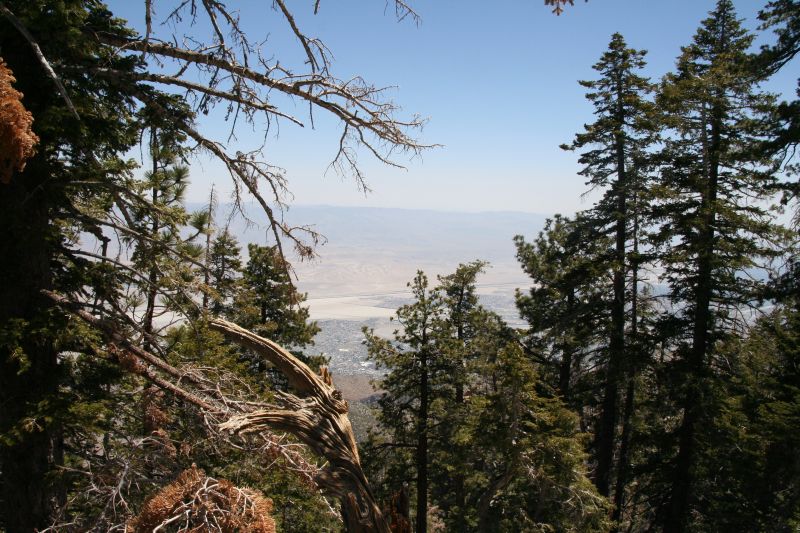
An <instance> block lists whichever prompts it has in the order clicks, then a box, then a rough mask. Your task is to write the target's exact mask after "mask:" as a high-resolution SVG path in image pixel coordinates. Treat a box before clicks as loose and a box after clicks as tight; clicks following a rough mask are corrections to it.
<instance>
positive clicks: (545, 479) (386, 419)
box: [363, 262, 609, 531]
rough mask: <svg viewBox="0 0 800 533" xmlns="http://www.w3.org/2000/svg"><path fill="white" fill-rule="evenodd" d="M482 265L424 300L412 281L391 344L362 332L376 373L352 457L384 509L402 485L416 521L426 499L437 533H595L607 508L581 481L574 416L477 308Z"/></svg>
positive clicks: (426, 293)
mask: <svg viewBox="0 0 800 533" xmlns="http://www.w3.org/2000/svg"><path fill="white" fill-rule="evenodd" d="M484 265H485V264H484V263H483V262H474V263H470V264H466V265H460V266H459V268H458V269H457V270H456V272H455V273H454V274H452V275H449V276H443V277H440V278H439V281H440V284H439V285H438V286H437V287H435V288H434V289H432V290H431V289H429V288H428V281H427V278H426V277H425V275H424V274H423V273H422V272H419V273H418V274H417V276H416V277H415V279H414V281H413V282H412V283H410V284H409V286H410V287H411V291H412V294H413V296H414V302H413V303H411V304H408V305H405V306H402V307H401V308H399V309H398V310H397V320H398V323H399V325H400V326H401V328H402V329H398V330H397V331H396V332H395V339H394V342H392V341H390V340H387V339H382V338H379V337H377V336H375V335H374V334H373V333H372V332H369V331H365V333H366V337H367V345H368V349H369V353H370V357H371V358H372V359H373V360H375V361H376V363H377V365H378V367H379V368H385V369H386V370H387V374H386V376H385V377H384V379H383V380H382V381H381V382H380V383H379V384H378V387H379V388H380V389H381V390H382V391H384V392H383V394H382V396H381V398H380V400H379V413H378V421H379V428H378V429H377V430H376V431H374V432H373V433H372V434H371V436H370V440H369V441H368V442H367V444H366V446H365V449H364V454H363V455H364V458H365V464H366V465H367V467H368V469H369V471H370V474H371V479H372V480H373V482H376V483H377V484H378V485H379V486H380V487H381V490H382V491H383V492H382V494H383V496H384V497H387V498H388V497H389V496H391V495H393V494H394V493H395V492H397V491H399V490H401V489H402V487H403V486H404V485H406V486H409V487H410V486H411V485H412V483H414V490H416V491H417V494H416V496H417V506H416V509H417V513H419V505H420V501H421V500H420V499H419V493H418V491H419V490H422V489H425V490H429V491H430V492H429V501H430V505H431V508H430V509H436V510H437V511H438V513H440V516H441V519H442V520H443V522H444V524H445V525H446V527H447V528H448V530H457V531H537V530H542V531H547V530H557V531H605V530H607V529H608V527H609V523H608V521H607V517H606V513H607V503H606V500H605V499H604V498H602V497H600V496H598V494H597V492H596V491H595V489H594V487H593V486H592V484H591V483H590V482H589V480H588V479H587V477H586V470H585V468H586V467H585V464H586V463H585V461H586V457H585V455H584V452H583V440H584V439H583V437H582V436H581V435H580V433H579V432H578V430H577V417H576V416H575V415H574V414H573V413H572V412H570V411H569V410H568V409H567V408H566V407H565V406H564V404H563V403H562V402H561V400H560V399H557V398H555V397H553V396H552V395H551V393H550V392H549V391H550V390H551V389H550V388H549V387H547V386H543V384H542V383H541V382H540V381H539V379H538V377H537V374H536V370H535V365H534V363H533V362H532V360H531V359H530V358H529V357H527V356H526V355H524V354H523V352H522V350H521V349H520V347H519V344H518V341H517V339H516V336H515V334H514V332H513V331H512V330H511V329H510V328H508V326H506V325H505V324H504V323H503V321H502V320H501V319H500V317H499V316H497V315H496V314H495V313H491V312H489V311H487V310H485V309H483V308H482V307H481V306H480V305H479V303H478V298H477V296H476V294H475V284H476V279H477V276H478V274H479V273H480V272H481V271H482V270H483V268H484ZM421 432H424V435H425V437H426V439H425V440H424V441H423V440H422V439H420V435H421ZM421 448H423V449H424V450H425V451H426V454H425V455H424V459H423V456H421V455H420V453H419V451H420V449H421ZM422 460H424V461H425V463H424V465H423V464H422V463H421V462H420V461H422ZM421 475H426V476H428V477H429V480H430V484H428V483H427V479H426V483H425V484H420V482H419V478H420V476H421ZM412 501H413V500H412ZM565 501H567V502H570V503H567V504H565V503H564V502H565Z"/></svg>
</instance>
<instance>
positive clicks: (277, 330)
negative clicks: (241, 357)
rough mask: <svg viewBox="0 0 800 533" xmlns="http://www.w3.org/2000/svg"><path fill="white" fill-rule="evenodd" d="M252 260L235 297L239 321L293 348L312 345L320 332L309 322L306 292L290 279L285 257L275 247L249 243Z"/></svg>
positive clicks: (245, 269)
mask: <svg viewBox="0 0 800 533" xmlns="http://www.w3.org/2000/svg"><path fill="white" fill-rule="evenodd" d="M247 250H248V252H249V256H250V257H249V259H248V261H247V265H246V266H245V268H244V271H243V276H242V290H241V291H239V294H238V295H237V299H236V304H235V307H236V317H235V318H236V320H235V322H236V323H237V324H239V325H241V326H242V327H245V328H249V329H252V330H253V331H255V332H258V333H259V334H260V335H263V336H265V337H267V338H269V339H273V340H274V341H275V342H277V343H279V344H281V345H284V346H288V347H293V348H304V347H305V346H308V345H310V344H313V342H314V341H313V339H314V335H316V333H317V331H319V327H317V325H316V322H309V321H308V307H302V303H303V302H304V301H305V299H306V295H305V294H301V293H299V292H297V289H296V288H295V286H294V285H293V284H292V282H291V280H290V279H289V274H288V271H287V266H286V260H285V259H284V258H283V257H282V256H281V255H280V251H279V250H278V249H277V248H276V247H271V246H259V245H257V244H248V245H247Z"/></svg>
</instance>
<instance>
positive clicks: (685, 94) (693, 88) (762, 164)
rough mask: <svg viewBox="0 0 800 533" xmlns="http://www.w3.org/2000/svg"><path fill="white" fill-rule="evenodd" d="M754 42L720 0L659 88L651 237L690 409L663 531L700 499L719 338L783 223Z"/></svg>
mask: <svg viewBox="0 0 800 533" xmlns="http://www.w3.org/2000/svg"><path fill="white" fill-rule="evenodd" d="M752 40H753V37H752V36H751V35H749V34H748V33H747V32H746V31H745V30H744V29H742V27H741V24H740V22H739V20H738V19H737V18H736V13H735V11H734V7H733V4H732V2H731V1H730V0H719V1H718V2H717V5H716V7H715V9H714V10H713V11H712V12H711V13H710V16H709V18H707V19H706V20H704V21H703V23H702V25H701V27H700V29H699V30H698V31H697V33H696V35H695V37H694V41H693V43H692V44H691V45H689V46H687V47H685V48H683V51H682V54H681V56H680V57H679V59H678V63H677V72H676V73H674V74H670V75H668V76H666V77H665V79H664V82H663V83H662V86H661V89H660V94H659V98H658V103H659V105H660V107H661V108H662V109H663V111H664V120H665V124H666V127H667V128H668V134H669V135H668V138H667V139H666V141H665V147H664V151H663V153H662V154H661V157H663V161H664V165H663V166H662V168H661V175H662V179H663V183H662V184H661V186H660V187H661V189H660V193H661V197H660V199H659V201H658V206H657V209H656V214H657V216H658V217H659V220H660V222H661V226H660V228H659V233H658V234H657V235H656V236H655V241H656V242H657V243H658V244H659V245H660V249H661V252H660V260H661V261H662V262H663V266H664V269H665V274H664V276H663V280H664V282H665V283H666V284H667V285H668V286H669V291H670V298H671V301H672V305H673V307H672V315H673V316H674V319H673V320H672V323H673V327H674V337H673V338H674V341H675V345H674V348H673V353H674V354H675V357H676V362H677V364H676V365H675V371H676V372H678V374H679V376H680V377H679V378H678V380H677V382H678V383H680V386H679V388H678V389H677V390H675V391H674V392H675V393H676V401H677V404H678V406H679V408H680V409H681V410H682V413H683V414H682V417H681V422H680V425H679V428H678V430H677V439H678V451H677V455H676V456H675V458H674V468H673V469H672V472H671V476H670V481H669V483H670V489H669V492H668V495H667V497H666V501H664V503H663V506H662V507H661V512H660V517H659V520H660V522H661V523H662V524H663V528H664V531H666V532H673V531H685V530H686V529H687V528H688V527H689V519H690V514H691V510H692V509H693V507H694V506H695V505H696V504H697V501H698V498H699V497H700V494H698V477H697V467H698V459H699V457H700V455H701V454H702V453H703V445H702V442H703V439H702V438H701V433H702V430H703V426H704V424H705V421H706V420H707V416H708V413H706V407H707V406H708V405H709V402H710V401H711V395H712V394H713V392H712V390H713V383H714V381H715V376H714V371H713V368H714V366H715V363H714V361H715V359H716V354H717V346H718V345H719V343H720V342H721V341H722V340H723V339H724V338H725V337H726V335H727V334H728V333H729V332H730V331H731V330H732V329H733V328H734V327H735V326H736V325H737V323H738V321H737V316H739V313H740V312H741V311H740V309H741V308H740V306H742V305H747V304H748V303H750V302H751V301H752V299H753V298H754V296H755V290H756V289H757V287H758V285H759V282H758V281H757V280H756V279H753V278H752V277H751V276H746V273H747V272H748V271H750V270H752V269H756V268H758V266H759V261H760V260H761V259H763V258H767V257H770V256H772V255H774V253H775V250H774V247H771V246H770V245H769V240H770V239H774V238H775V235H776V229H775V226H774V224H773V221H772V217H771V216H770V214H769V213H768V211H767V209H766V208H765V207H764V205H763V202H764V201H765V200H767V199H768V198H769V192H770V188H771V186H772V185H773V184H774V177H773V176H772V174H771V171H772V164H771V161H769V160H763V159H762V160H759V159H757V158H756V156H754V155H753V154H754V148H755V146H756V144H757V142H758V141H760V140H761V139H762V138H763V136H764V133H765V132H764V130H763V126H762V123H761V122H760V121H759V120H757V119H758V117H759V116H761V115H762V112H763V111H764V110H765V109H767V108H768V106H769V105H770V104H771V103H772V100H773V99H772V98H771V97H768V96H765V95H763V94H760V93H759V92H758V90H757V85H756V79H755V78H754V76H753V75H752V74H751V73H750V72H749V71H748V69H747V66H748V56H747V50H748V48H749V46H750V45H751V43H752Z"/></svg>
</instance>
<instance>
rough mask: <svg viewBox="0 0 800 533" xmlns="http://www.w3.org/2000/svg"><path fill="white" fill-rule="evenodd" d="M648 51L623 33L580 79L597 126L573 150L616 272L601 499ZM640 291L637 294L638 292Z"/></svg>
mask: <svg viewBox="0 0 800 533" xmlns="http://www.w3.org/2000/svg"><path fill="white" fill-rule="evenodd" d="M644 56H645V52H642V51H638V50H634V49H631V48H628V46H627V44H626V43H625V40H624V38H623V37H622V35H620V34H619V33H615V34H614V35H613V36H612V37H611V42H610V44H609V47H608V51H606V52H605V53H604V54H603V56H602V57H601V58H600V61H599V62H598V63H596V64H595V65H594V67H593V68H594V69H595V70H596V71H597V72H598V73H599V74H600V78H599V79H597V80H593V81H582V82H580V83H581V85H582V86H584V87H586V88H587V89H589V91H590V92H589V93H587V95H586V98H587V99H588V100H589V101H590V102H592V104H593V105H594V108H595V111H594V114H595V116H596V117H597V120H596V121H595V122H594V123H592V124H590V125H587V126H586V131H585V132H584V133H579V134H578V135H577V136H576V138H575V141H574V142H573V143H572V144H571V145H569V146H563V148H565V149H570V150H583V152H582V153H581V156H580V159H579V162H580V163H581V164H582V165H583V169H582V170H581V172H580V174H581V175H582V176H585V177H586V178H587V179H588V182H587V185H589V186H590V187H591V188H592V189H598V188H599V189H605V193H604V196H603V198H602V199H601V200H600V201H599V203H598V204H597V205H596V206H595V207H594V208H593V209H592V210H591V211H590V212H589V213H587V215H586V216H587V223H588V224H591V225H593V226H594V228H595V230H594V231H596V232H597V233H598V234H601V235H606V234H609V235H610V236H611V237H612V238H613V250H612V251H610V253H609V255H610V257H609V258H608V263H609V265H608V266H609V269H610V270H611V272H612V273H613V274H612V275H613V294H612V299H611V301H610V302H609V305H608V307H609V311H610V313H609V314H610V319H611V321H610V324H609V326H610V329H609V331H608V358H607V361H606V364H605V379H604V382H605V383H604V390H603V398H602V408H601V414H600V419H599V421H598V424H597V430H596V435H595V436H596V450H595V458H596V461H597V467H596V471H595V482H596V484H597V487H598V489H599V490H600V493H601V494H603V495H606V496H607V495H609V494H610V488H611V480H612V471H613V468H612V460H613V457H614V449H615V443H616V438H615V437H616V428H617V424H618V420H619V414H618V411H619V389H620V385H621V384H622V382H623V378H624V376H625V374H626V373H627V369H626V362H627V361H628V358H627V350H626V344H627V335H626V330H627V327H626V326H627V319H626V314H627V310H628V308H629V307H630V299H629V298H635V295H633V296H631V294H632V292H631V291H629V290H628V278H629V274H630V272H631V264H630V260H629V257H628V250H629V248H630V247H631V241H632V239H631V235H632V228H633V223H632V221H633V218H634V216H633V213H632V212H631V211H632V208H633V207H636V208H637V209H641V202H638V203H636V202H635V198H637V197H640V196H641V195H640V191H642V190H643V189H644V188H645V185H644V183H643V182H644V176H643V172H642V170H643V169H642V164H641V161H640V159H641V158H642V156H643V154H645V153H646V152H647V150H648V146H649V145H650V144H652V142H653V128H652V125H651V121H650V120H649V115H650V114H651V109H650V103H649V102H648V101H647V97H648V95H649V94H650V93H651V92H652V90H653V86H652V84H651V83H650V82H649V80H648V79H646V78H643V77H642V76H640V75H639V74H638V72H639V71H641V70H642V68H644V66H645V61H644ZM633 292H634V293H635V288H634V290H633Z"/></svg>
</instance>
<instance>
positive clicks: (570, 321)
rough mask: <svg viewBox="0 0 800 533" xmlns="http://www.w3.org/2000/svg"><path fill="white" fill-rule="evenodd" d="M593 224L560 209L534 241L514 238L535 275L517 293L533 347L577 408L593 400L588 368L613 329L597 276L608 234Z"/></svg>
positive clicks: (545, 371) (550, 379)
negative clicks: (603, 335)
mask: <svg viewBox="0 0 800 533" xmlns="http://www.w3.org/2000/svg"><path fill="white" fill-rule="evenodd" d="M590 230H591V227H590V226H589V225H588V224H586V223H585V220H584V219H583V218H582V217H579V218H578V220H572V219H569V218H567V217H563V216H561V215H556V216H555V217H554V218H552V219H548V220H547V221H546V222H545V227H544V229H543V230H542V231H541V232H540V233H539V235H538V236H537V238H536V239H535V240H534V241H533V242H531V243H529V242H526V241H525V239H524V238H523V237H522V236H519V235H518V236H517V237H515V239H514V241H515V243H516V246H517V259H518V260H519V262H520V264H521V266H522V269H523V270H524V271H525V273H526V274H528V276H529V277H530V278H531V289H530V291H529V293H528V294H523V293H522V292H517V296H516V303H517V308H518V309H519V313H520V316H521V317H522V318H523V319H525V321H526V322H527V323H528V325H529V330H528V331H527V333H526V339H525V345H526V349H527V352H528V354H529V356H530V357H533V358H534V359H535V360H536V361H537V363H539V364H540V365H541V366H542V371H541V373H542V376H543V378H544V381H545V382H546V383H549V384H550V385H551V386H552V387H553V389H555V390H556V391H558V394H559V395H560V396H561V398H562V400H563V401H564V402H565V403H566V404H567V405H569V406H571V407H573V408H574V409H576V410H577V409H579V408H582V407H584V406H585V405H587V404H588V403H591V402H590V400H589V398H588V396H587V389H588V387H587V382H589V381H591V376H590V375H589V374H590V372H589V371H588V368H590V367H593V366H595V361H596V360H597V359H598V358H599V354H598V353H597V347H598V346H600V345H601V344H602V339H601V338H600V337H599V336H598V334H599V333H601V332H604V331H606V330H607V325H606V322H607V315H604V313H603V309H604V305H603V302H604V299H605V298H604V294H603V291H604V290H606V288H605V287H604V286H603V284H602V283H598V282H597V280H598V278H599V272H600V271H601V270H598V269H601V268H602V262H601V261H598V257H599V254H600V253H601V252H602V251H603V250H604V249H605V246H604V245H603V243H604V239H603V238H602V237H601V236H598V235H597V234H596V233H587V232H588V231H590Z"/></svg>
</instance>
